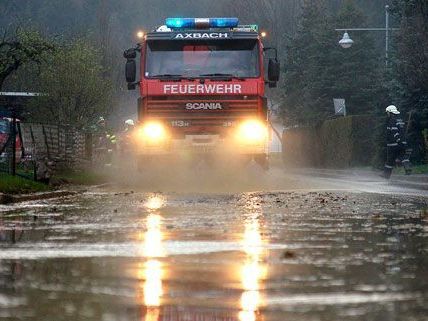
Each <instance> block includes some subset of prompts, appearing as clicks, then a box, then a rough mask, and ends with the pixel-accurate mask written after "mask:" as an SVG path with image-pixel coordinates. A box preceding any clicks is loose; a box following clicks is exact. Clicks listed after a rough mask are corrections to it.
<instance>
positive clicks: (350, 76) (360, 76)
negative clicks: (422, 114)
mask: <svg viewBox="0 0 428 321" xmlns="http://www.w3.org/2000/svg"><path fill="white" fill-rule="evenodd" d="M364 22H365V18H364V16H363V15H362V13H361V12H359V11H358V10H357V9H356V7H355V5H354V3H353V1H347V2H346V3H345V4H344V6H343V7H342V10H340V12H339V13H338V15H329V14H328V12H327V10H326V9H325V5H324V4H323V3H322V2H319V1H306V3H305V6H304V8H303V15H302V18H301V27H300V29H299V31H298V33H297V35H296V37H294V39H293V40H292V41H291V42H290V45H289V47H288V52H287V54H288V55H287V64H286V74H285V93H286V99H285V104H284V105H283V114H284V117H285V119H286V122H287V123H290V124H296V123H297V124H307V123H316V122H321V121H323V120H325V119H327V118H329V117H331V116H333V114H334V110H333V98H345V99H346V104H347V110H348V113H349V114H366V113H371V112H374V111H375V105H376V103H377V100H378V94H379V92H380V88H381V86H380V84H381V82H380V73H379V68H380V66H382V64H381V62H380V61H379V56H378V54H377V52H376V51H375V49H374V42H373V39H372V37H371V35H370V33H367V32H358V33H357V32H356V33H355V34H352V38H353V40H354V41H355V43H354V45H353V46H352V48H350V49H343V48H341V47H340V46H339V45H338V44H337V42H338V40H339V39H340V38H339V37H341V36H342V34H338V33H337V32H336V31H335V30H334V29H335V28H355V27H364V26H365V23H364Z"/></svg>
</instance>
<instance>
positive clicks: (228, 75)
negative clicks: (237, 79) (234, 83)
mask: <svg viewBox="0 0 428 321" xmlns="http://www.w3.org/2000/svg"><path fill="white" fill-rule="evenodd" d="M199 76H200V77H230V78H233V75H232V74H220V73H215V74H201V75H199Z"/></svg>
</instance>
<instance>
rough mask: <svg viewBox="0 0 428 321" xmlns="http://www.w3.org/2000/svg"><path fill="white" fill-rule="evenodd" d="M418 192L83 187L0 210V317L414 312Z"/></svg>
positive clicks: (128, 319) (249, 318)
mask: <svg viewBox="0 0 428 321" xmlns="http://www.w3.org/2000/svg"><path fill="white" fill-rule="evenodd" d="M427 206H428V200H427V199H419V198H409V197H407V196H406V197H401V196H394V195H393V196H385V195H375V194H365V193H362V194H359V193H348V192H346V193H344V192H343V193H339V192H329V191H322V192H275V193H262V192H260V193H240V194H233V195H227V194H226V195H204V194H201V195H199V194H198V195H181V194H174V193H171V194H161V193H154V194H147V193H140V192H116V191H114V192H104V191H102V192H100V193H92V192H91V193H85V194H82V195H79V196H74V197H73V198H67V199H61V200H49V201H44V202H29V203H28V204H23V205H21V206H20V207H16V208H14V207H10V208H7V209H6V210H4V209H3V212H2V209H1V208H0V320H2V321H3V320H4V321H16V320H23V321H33V320H55V321H68V320H75V321H87V320H100V321H137V320H139V321H283V320H294V321H312V320H329V321H338V320H347V321H348V320H349V321H360V320H398V319H400V320H414V321H425V320H426V307H427V304H426V302H428V301H427V299H428V292H427V291H428V281H427V280H428V279H427V278H426V267H427V266H428V258H427V255H426V252H427V246H426V245H427V244H428V242H427V240H428V218H427V217H426V214H425V213H426V209H427Z"/></svg>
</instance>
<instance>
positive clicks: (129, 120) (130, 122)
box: [125, 119, 135, 126]
mask: <svg viewBox="0 0 428 321" xmlns="http://www.w3.org/2000/svg"><path fill="white" fill-rule="evenodd" d="M125 125H128V126H134V125H135V123H134V121H133V120H132V119H127V120H125Z"/></svg>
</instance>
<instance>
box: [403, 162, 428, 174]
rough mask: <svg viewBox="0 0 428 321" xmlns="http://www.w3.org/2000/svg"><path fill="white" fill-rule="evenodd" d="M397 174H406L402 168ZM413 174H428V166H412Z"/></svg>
mask: <svg viewBox="0 0 428 321" xmlns="http://www.w3.org/2000/svg"><path fill="white" fill-rule="evenodd" d="M397 173H399V174H404V168H402V167H400V168H399V169H398V171H397ZM412 174H428V164H425V165H414V166H412Z"/></svg>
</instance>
